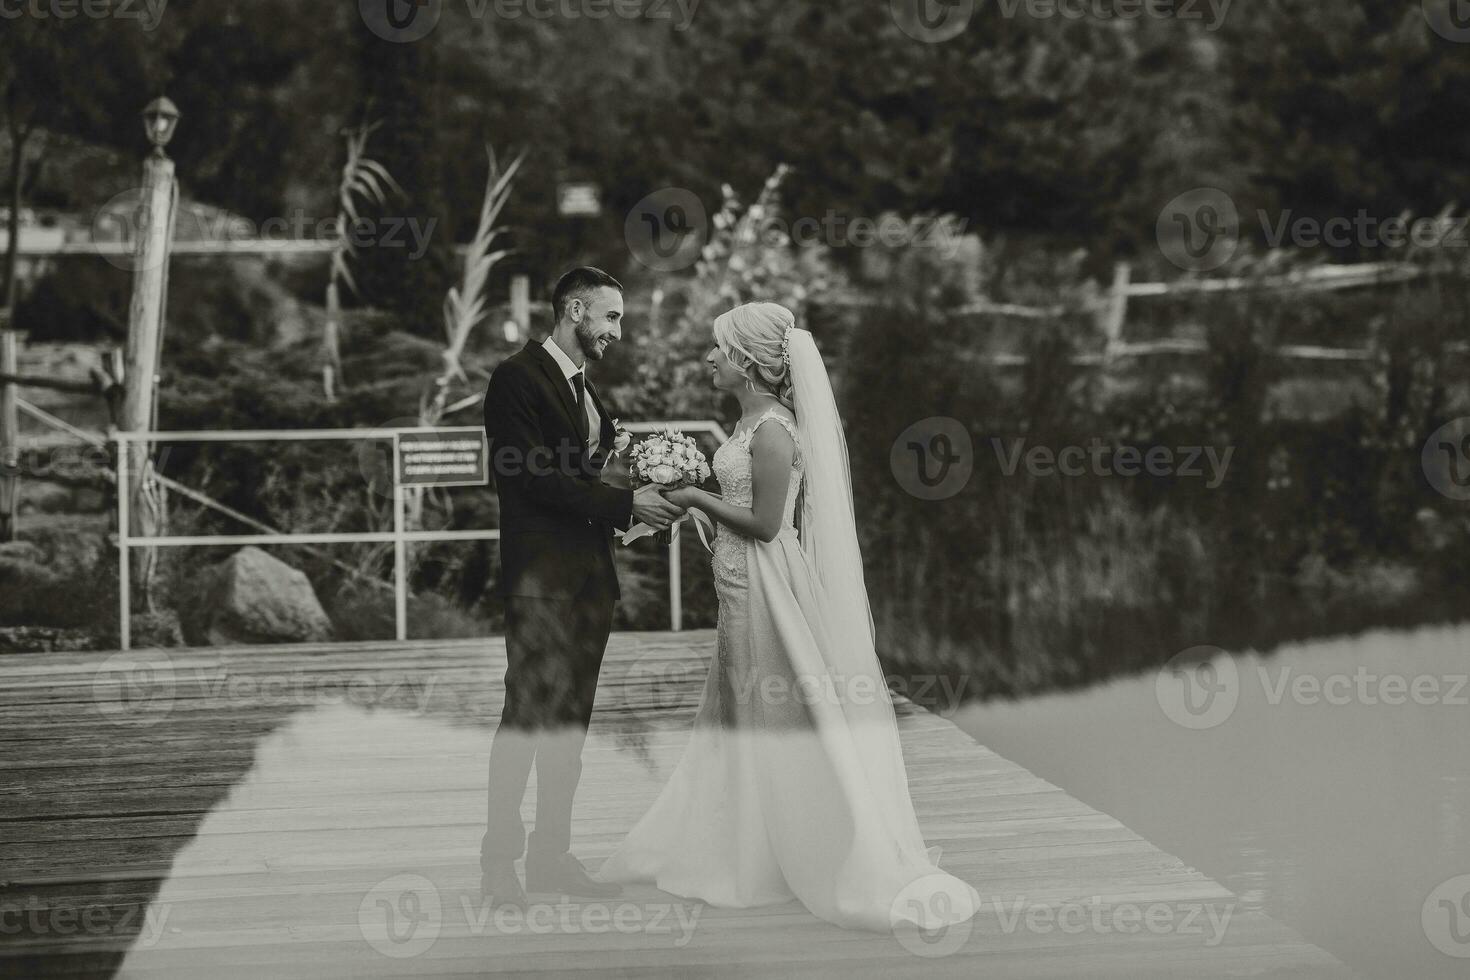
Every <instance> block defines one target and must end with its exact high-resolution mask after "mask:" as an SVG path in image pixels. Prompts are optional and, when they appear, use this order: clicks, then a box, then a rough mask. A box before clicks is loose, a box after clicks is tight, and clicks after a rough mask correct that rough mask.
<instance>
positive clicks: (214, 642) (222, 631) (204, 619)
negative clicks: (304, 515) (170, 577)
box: [185, 548, 332, 646]
mask: <svg viewBox="0 0 1470 980" xmlns="http://www.w3.org/2000/svg"><path fill="white" fill-rule="evenodd" d="M191 605H192V606H193V608H192V609H190V610H188V614H187V615H186V623H185V629H186V636H187V638H188V640H189V642H191V643H208V644H210V645H211V646H238V645H242V644H251V643H307V642H312V641H317V640H329V639H331V638H332V621H331V620H330V619H328V618H327V614H326V612H325V611H324V610H323V609H322V604H321V603H320V602H319V601H317V597H316V592H315V591H314V590H313V589H312V587H311V581H310V580H309V579H308V578H307V577H306V574H305V573H304V572H302V571H300V570H298V569H295V568H292V567H291V566H290V565H287V564H286V563H285V562H283V561H280V560H279V559H277V558H272V557H271V556H270V555H268V554H266V553H265V552H264V551H261V550H260V549H259V548H242V549H240V550H239V551H237V552H235V553H234V554H233V555H231V556H230V557H229V558H226V559H225V560H224V561H222V562H220V563H219V564H218V565H216V566H214V568H212V569H211V570H210V571H209V572H208V574H207V575H206V576H205V578H204V581H203V582H202V583H201V587H200V589H199V590H198V594H197V596H196V597H195V600H194V602H192V603H191Z"/></svg>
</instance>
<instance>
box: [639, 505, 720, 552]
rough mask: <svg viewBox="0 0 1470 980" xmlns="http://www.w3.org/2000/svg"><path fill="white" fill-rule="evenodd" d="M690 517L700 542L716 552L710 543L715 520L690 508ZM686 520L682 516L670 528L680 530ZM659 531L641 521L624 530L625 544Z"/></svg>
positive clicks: (705, 548)
mask: <svg viewBox="0 0 1470 980" xmlns="http://www.w3.org/2000/svg"><path fill="white" fill-rule="evenodd" d="M689 518H690V519H692V520H693V521H694V530H695V531H696V532H697V533H698V534H699V543H700V544H702V545H704V550H705V551H708V552H709V553H710V554H714V553H715V549H714V546H713V545H711V544H710V538H711V537H713V536H714V533H715V525H714V522H713V521H711V520H710V519H709V515H707V514H706V513H705V512H704V511H702V510H690V511H689ZM684 520H685V519H684V518H682V517H681V518H679V519H678V520H677V521H675V522H674V523H673V524H672V525H670V527H669V530H670V531H671V532H675V531H678V530H679V525H680V524H683V523H684ZM657 533H658V531H657V529H655V528H653V527H650V526H649V525H647V524H643V523H641V522H640V523H638V524H634V525H633V526H632V527H630V528H628V530H626V531H623V532H622V535H623V545H624V546H627V545H630V544H632V543H633V542H634V541H637V540H638V539H639V538H646V537H648V536H649V535H653V534H657Z"/></svg>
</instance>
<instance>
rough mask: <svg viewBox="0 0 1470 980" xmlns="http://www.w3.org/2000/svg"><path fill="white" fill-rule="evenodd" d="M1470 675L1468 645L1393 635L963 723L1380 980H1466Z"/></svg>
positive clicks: (961, 718)
mask: <svg viewBox="0 0 1470 980" xmlns="http://www.w3.org/2000/svg"><path fill="white" fill-rule="evenodd" d="M1232 668H1233V670H1232ZM1467 675H1470V627H1464V626H1461V627H1446V628H1433V629H1423V630H1418V631H1413V632H1381V633H1372V634H1366V635H1364V636H1361V637H1357V638H1353V639H1342V640H1330V641H1322V642H1313V643H1307V644H1300V645H1293V646H1289V647H1283V648H1282V649H1280V650H1278V651H1276V652H1275V653H1274V654H1272V655H1270V656H1265V657H1262V656H1259V655H1256V654H1254V653H1248V654H1244V655H1239V656H1235V657H1222V658H1220V659H1218V660H1216V661H1213V662H1212V663H1211V664H1210V666H1208V667H1206V668H1203V669H1199V668H1196V669H1190V670H1185V671H1183V672H1182V673H1178V674H1176V673H1174V672H1172V671H1170V672H1165V673H1164V674H1163V675H1162V677H1160V676H1158V675H1154V674H1149V675H1146V676H1139V677H1132V678H1126V679H1123V680H1119V681H1116V682H1113V683H1110V684H1107V685H1104V686H1101V687H1097V688H1093V689H1091V690H1087V691H1084V692H1080V693H1076V694H1067V695H1056V696H1050V697H1043V698H1036V699H1032V700H1028V701H1023V702H1016V703H1012V702H996V703H987V704H979V705H971V706H968V707H965V708H963V709H961V710H960V711H959V712H958V713H957V714H956V715H955V717H954V721H955V722H956V724H958V725H959V726H960V727H961V728H962V729H964V730H965V731H966V732H968V733H969V734H970V735H972V736H974V737H975V738H976V739H977V740H978V741H980V742H981V743H983V744H985V745H987V746H989V747H991V748H992V749H994V750H995V751H997V752H999V753H1000V754H1002V755H1004V756H1006V757H1007V758H1010V759H1012V760H1014V761H1015V762H1017V763H1019V764H1021V765H1023V766H1025V767H1026V768H1028V769H1030V770H1032V771H1033V772H1035V773H1036V774H1037V775H1039V776H1041V777H1043V778H1045V779H1047V780H1050V781H1051V782H1053V783H1056V784H1057V785H1059V786H1061V787H1062V788H1064V789H1066V790H1067V791H1068V792H1070V793H1071V794H1072V795H1073V796H1076V797H1078V798H1079V799H1081V800H1083V801H1085V802H1086V803H1088V804H1090V805H1091V806H1093V807H1095V808H1097V809H1099V810H1103V811H1105V812H1107V813H1109V814H1112V815H1113V816H1115V817H1117V818H1118V819H1119V820H1121V821H1122V822H1123V823H1125V824H1127V825H1128V826H1129V827H1130V828H1132V829H1133V830H1134V831H1136V832H1137V833H1139V834H1141V835H1142V836H1144V837H1146V838H1148V840H1150V841H1151V842H1153V843H1154V844H1155V845H1157V846H1158V847H1160V848H1162V849H1163V850H1165V851H1168V852H1170V853H1171V854H1174V855H1177V856H1178V857H1179V858H1181V859H1182V860H1184V861H1185V862H1186V863H1187V864H1190V865H1193V866H1194V867H1196V868H1198V869H1199V870H1200V871H1202V872H1203V873H1205V874H1206V875H1209V876H1210V877H1212V878H1214V879H1215V880H1216V881H1219V882H1220V883H1221V884H1223V885H1225V886H1226V887H1228V888H1230V889H1231V890H1232V891H1234V892H1235V893H1236V894H1237V895H1238V896H1240V898H1241V900H1242V905H1243V906H1245V907H1247V908H1259V909H1260V910H1261V911H1264V912H1265V913H1266V914H1267V915H1270V916H1272V917H1273V918H1275V919H1277V920H1278V921H1280V922H1283V923H1285V924H1287V925H1289V926H1291V927H1292V928H1294V929H1295V930H1296V931H1298V932H1299V933H1301V934H1302V936H1304V937H1305V938H1306V939H1307V940H1308V941H1310V942H1312V943H1315V944H1316V945H1318V946H1321V947H1323V948H1324V949H1326V950H1328V951H1329V952H1331V953H1332V954H1334V955H1335V956H1336V957H1337V958H1338V959H1340V960H1342V961H1343V962H1344V963H1346V964H1347V965H1348V966H1349V967H1351V968H1352V969H1353V970H1354V971H1356V972H1357V973H1359V974H1361V975H1362V976H1364V977H1387V976H1402V977H1414V978H1441V977H1443V978H1450V977H1454V978H1464V977H1467V976H1470V684H1467V683H1466V676H1467ZM1176 719H1177V720H1176ZM1462 876H1463V877H1462ZM977 884H980V885H981V887H982V888H983V884H981V883H978V882H977Z"/></svg>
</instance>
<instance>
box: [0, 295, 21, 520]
mask: <svg viewBox="0 0 1470 980" xmlns="http://www.w3.org/2000/svg"><path fill="white" fill-rule="evenodd" d="M12 275H13V272H12ZM10 316H11V311H10V309H5V310H0V375H3V376H4V379H3V380H0V468H3V471H4V472H3V474H0V541H14V540H15V537H16V534H17V531H18V529H17V527H16V520H15V518H16V512H17V511H18V510H19V506H20V477H19V476H18V475H17V471H18V470H19V468H20V422H19V419H18V417H17V415H16V410H15V381H14V378H15V375H16V374H17V365H16V353H15V331H14V330H12V329H11V326H12V324H11V319H10Z"/></svg>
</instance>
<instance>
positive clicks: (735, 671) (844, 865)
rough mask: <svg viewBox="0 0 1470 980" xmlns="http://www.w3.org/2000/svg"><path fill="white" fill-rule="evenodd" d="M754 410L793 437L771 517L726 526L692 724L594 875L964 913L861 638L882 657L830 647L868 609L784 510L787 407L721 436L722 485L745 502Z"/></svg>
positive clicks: (780, 897)
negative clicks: (927, 828) (832, 595)
mask: <svg viewBox="0 0 1470 980" xmlns="http://www.w3.org/2000/svg"><path fill="white" fill-rule="evenodd" d="M823 380H824V381H825V378H823ZM798 404H799V403H798ZM762 425H780V426H783V427H784V428H785V429H786V430H787V431H788V432H790V433H791V435H792V438H793V439H796V440H797V456H796V461H795V463H794V465H793V467H792V471H791V479H790V484H789V486H788V489H787V496H786V504H785V511H784V515H783V518H782V528H781V531H780V533H779V534H778V535H777V537H776V539H775V540H774V541H771V542H770V543H765V542H761V541H757V540H755V539H752V538H748V537H744V536H741V535H739V534H737V533H734V532H732V531H731V530H730V529H729V528H728V527H725V526H723V525H721V526H720V528H719V532H718V535H717V537H716V539H715V544H714V558H713V565H714V579H715V587H716V591H717V593H718V596H719V630H718V641H717V645H716V656H715V659H714V661H713V662H712V663H711V666H710V671H709V676H708V679H707V680H706V682H705V686H704V692H703V695H702V698H701V701H700V705H699V708H698V712H697V714H696V717H695V721H694V729H693V732H692V734H691V736H690V740H689V743H688V746H687V747H686V749H685V751H684V754H683V756H682V757H681V758H680V760H679V762H678V764H677V766H676V767H675V769H674V771H673V773H672V775H671V776H670V777H669V781H668V783H667V784H666V785H665V786H664V787H663V789H662V791H661V792H660V795H659V796H658V798H657V800H656V801H655V802H654V804H653V806H652V807H651V808H650V809H649V811H648V812H647V813H646V814H645V815H644V816H643V818H642V819H640V820H639V821H638V823H637V825H636V826H635V827H634V828H633V830H632V831H631V832H630V833H629V834H628V836H627V838H626V839H625V840H624V841H623V842H622V843H621V844H620V845H619V846H618V848H617V850H616V851H615V853H614V854H613V855H612V857H610V858H609V859H608V860H607V862H606V863H605V864H604V865H603V866H602V868H601V869H600V871H599V872H598V877H599V878H601V879H603V880H606V881H622V882H635V881H638V882H652V883H653V884H655V885H656V886H657V887H658V888H660V889H662V890H664V891H667V892H671V893H673V894H675V895H680V896H683V897H686V898H693V899H699V900H702V901H704V902H707V903H708V904H710V905H713V906H718V907H725V908H747V907H752V906H760V905H770V904H776V903H783V902H788V901H790V900H792V899H793V898H796V899H799V900H800V901H801V902H802V903H803V904H804V905H805V906H806V907H807V908H808V909H809V910H810V911H811V912H812V913H813V914H815V915H817V916H820V917H821V918H823V919H826V920H828V921H829V922H833V923H836V924H837V925H840V926H844V927H848V928H859V929H872V930H881V931H889V930H892V929H894V928H895V927H897V926H899V925H901V924H905V923H907V924H912V925H916V926H918V927H921V928H925V929H937V928H941V927H943V926H944V925H947V924H951V923H954V922H957V921H962V920H964V919H967V918H969V917H970V916H972V915H973V914H974V913H975V911H976V910H977V909H978V906H979V896H978V894H977V893H976V892H975V890H974V889H973V888H971V887H970V886H969V885H967V884H965V883H964V882H962V881H960V880H959V879H957V878H955V877H953V876H952V875H949V874H946V873H944V872H941V871H940V870H939V869H938V867H936V866H935V864H934V861H933V859H934V857H935V856H936V855H935V854H931V853H930V852H929V851H928V850H927V849H926V847H925V845H924V841H923V838H922V837H921V835H920V833H919V828H918V823H917V820H916V819H915V816H914V811H913V803H912V801H911V799H910V797H909V791H908V781H907V776H906V773H905V771H904V767H903V756H902V750H901V748H900V745H899V739H898V727H897V723H896V721H895V718H894V712H893V706H892V701H891V699H890V696H889V694H888V690H887V687H886V685H885V684H884V682H883V678H882V676H881V673H880V672H879V671H878V669H877V668H876V658H875V657H872V655H871V653H869V656H870V657H872V663H873V666H874V669H872V670H868V671H862V672H859V673H857V674H856V675H853V674H850V673H848V672H847V669H846V666H845V665H844V664H843V663H842V662H841V661H840V659H839V654H840V651H839V649H838V644H842V643H844V642H850V638H851V636H852V635H853V634H852V633H851V632H848V631H850V629H851V628H852V626H853V625H854V623H853V622H852V621H850V620H856V618H857V617H859V616H860V617H862V620H863V622H862V624H861V625H862V628H863V629H864V630H871V620H870V618H869V615H868V610H867V607H866V602H864V603H863V608H862V609H861V610H858V609H846V610H844V609H841V608H833V603H832V602H831V601H830V600H829V598H828V596H827V595H826V594H824V589H823V586H822V583H821V581H820V580H819V576H818V575H817V574H816V572H815V570H814V569H813V568H812V567H810V562H809V556H808V554H806V553H805V552H804V550H803V547H802V544H801V540H800V538H799V536H798V532H797V528H796V526H795V523H794V518H795V511H796V502H797V495H798V491H799V490H800V489H801V487H802V483H803V472H804V466H805V465H807V464H808V460H806V459H805V458H804V447H803V446H802V445H801V441H800V439H799V438H798V430H797V427H796V426H795V425H794V424H793V422H792V420H791V419H790V418H788V417H787V416H786V415H785V414H783V413H782V412H781V411H779V410H775V409H773V410H771V411H769V412H767V413H766V414H765V415H763V416H761V417H760V418H759V419H758V420H757V421H756V423H755V424H754V425H752V426H750V427H748V428H746V429H744V430H743V431H742V430H738V429H737V431H736V433H735V434H734V436H733V437H732V438H731V440H730V441H729V442H727V443H726V444H725V445H723V446H721V447H720V449H719V450H718V451H717V452H716V453H715V457H714V467H713V468H714V473H715V475H716V477H717V478H718V480H719V482H720V488H721V490H722V492H723V495H724V498H725V500H726V501H727V502H728V503H731V504H734V505H736V506H744V507H748V506H750V504H751V499H752V488H751V483H752V479H751V458H750V442H751V439H752V438H753V436H754V434H755V431H756V429H757V428H759V427H760V426H762ZM843 450H844V452H843V455H844V456H845V446H844V447H843ZM842 462H843V463H844V464H845V462H846V460H845V459H843V460H842ZM843 477H844V479H845V478H846V473H844V474H843ZM808 504H809V505H810V502H808ZM804 525H805V520H804ZM802 533H803V534H805V533H806V531H805V527H804V529H803V532H802ZM870 636H871V634H870V633H869V637H870ZM869 651H871V645H870V646H869ZM936 851H937V849H936Z"/></svg>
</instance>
